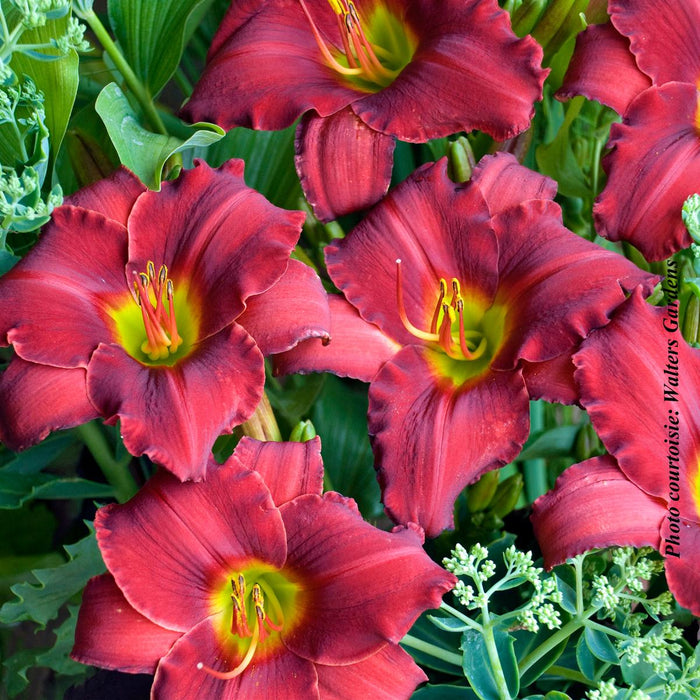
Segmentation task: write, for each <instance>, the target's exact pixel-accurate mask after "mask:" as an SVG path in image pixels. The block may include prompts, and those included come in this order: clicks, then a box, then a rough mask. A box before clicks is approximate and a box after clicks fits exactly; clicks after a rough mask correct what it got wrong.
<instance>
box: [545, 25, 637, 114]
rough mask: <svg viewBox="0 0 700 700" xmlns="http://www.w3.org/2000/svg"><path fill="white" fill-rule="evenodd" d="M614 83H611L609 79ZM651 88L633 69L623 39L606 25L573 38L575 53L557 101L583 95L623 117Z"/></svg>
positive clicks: (633, 62)
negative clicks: (633, 101)
mask: <svg viewBox="0 0 700 700" xmlns="http://www.w3.org/2000/svg"><path fill="white" fill-rule="evenodd" d="M613 75H614V76H615V80H611V79H610V77H611V76H613ZM650 85H651V80H650V79H649V77H648V76H646V75H645V74H644V73H642V71H640V70H639V68H638V67H637V63H636V62H635V60H634V56H633V55H632V52H631V51H630V44H629V41H628V40H627V38H626V37H624V36H622V35H621V34H619V33H618V32H617V31H615V28H614V27H613V26H612V25H611V24H609V23H606V24H593V25H591V26H589V27H587V28H586V29H585V30H584V31H583V32H581V33H580V34H579V35H578V36H577V37H576V49H575V50H574V55H573V57H572V59H571V63H570V64H569V68H568V70H567V71H566V76H565V77H564V84H563V85H562V87H561V88H560V90H559V91H558V92H557V97H560V98H565V97H574V96H575V95H585V96H586V97H587V98H588V99H589V100H597V101H598V102H602V103H603V104H604V105H607V106H608V107H612V108H613V109H614V110H615V111H616V112H617V113H618V114H624V113H625V111H626V110H627V107H629V104H630V102H631V101H632V100H633V99H634V98H635V97H636V96H637V95H639V93H640V92H642V90H646V89H647V88H648V87H649V86H650Z"/></svg>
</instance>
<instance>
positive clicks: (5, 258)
mask: <svg viewBox="0 0 700 700" xmlns="http://www.w3.org/2000/svg"><path fill="white" fill-rule="evenodd" d="M20 260H21V258H19V257H18V256H17V255H13V254H12V253H10V251H9V250H0V275H4V274H5V273H6V272H9V271H10V270H11V269H12V268H13V267H14V266H15V265H16V264H17V263H18V262H19V261H20Z"/></svg>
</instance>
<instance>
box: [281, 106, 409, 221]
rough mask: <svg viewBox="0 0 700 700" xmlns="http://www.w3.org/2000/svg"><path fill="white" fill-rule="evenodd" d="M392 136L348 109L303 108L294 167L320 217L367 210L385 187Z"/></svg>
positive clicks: (381, 195)
mask: <svg viewBox="0 0 700 700" xmlns="http://www.w3.org/2000/svg"><path fill="white" fill-rule="evenodd" d="M394 143H395V142H394V138H393V137H392V136H387V135H386V134H382V133H380V132H379V131H375V130H374V129H372V128H370V127H368V126H367V125H366V124H365V123H364V122H363V121H362V120H361V119H359V118H358V117H357V116H356V115H355V113H354V112H353V111H352V110H351V109H350V108H347V109H343V110H340V111H338V112H336V113H335V114H334V115H332V116H330V117H319V116H318V115H316V114H315V113H314V112H307V114H306V115H305V116H304V117H303V118H302V120H301V122H300V124H299V126H298V128H297V134H296V152H297V155H296V158H295V163H296V168H297V172H298V173H299V179H300V181H301V186H302V189H303V190H304V194H305V195H306V199H307V200H308V202H309V204H310V205H311V207H312V208H313V210H314V214H315V215H316V216H317V217H318V218H319V219H320V220H321V221H331V220H332V219H337V218H338V217H339V216H342V215H344V214H349V213H350V212H354V211H358V210H361V209H368V208H369V207H370V206H372V205H373V204H375V203H376V202H378V201H379V200H380V199H381V198H382V197H383V196H384V195H385V194H386V191H387V190H388V189H389V182H390V181H391V169H392V166H393V163H394V159H393V154H394Z"/></svg>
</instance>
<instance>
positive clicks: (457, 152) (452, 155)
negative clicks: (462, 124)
mask: <svg viewBox="0 0 700 700" xmlns="http://www.w3.org/2000/svg"><path fill="white" fill-rule="evenodd" d="M475 165H476V159H475V158H474V152H473V151H472V147H471V144H470V143H469V141H468V140H467V137H466V136H460V137H459V138H458V139H457V140H456V141H451V142H450V143H449V144H448V146H447V174H448V175H449V177H450V179H451V180H452V181H453V182H466V181H467V180H469V178H471V176H472V170H474V166H475Z"/></svg>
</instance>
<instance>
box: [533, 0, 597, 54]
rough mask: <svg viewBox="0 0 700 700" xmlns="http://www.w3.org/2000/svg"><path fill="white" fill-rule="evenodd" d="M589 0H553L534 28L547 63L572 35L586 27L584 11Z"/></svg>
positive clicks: (534, 33)
mask: <svg viewBox="0 0 700 700" xmlns="http://www.w3.org/2000/svg"><path fill="white" fill-rule="evenodd" d="M587 5H588V0H553V1H552V2H551V3H550V4H549V7H547V9H546V10H545V11H544V13H543V14H542V16H541V17H540V19H539V21H538V22H537V25H536V26H535V27H534V29H533V30H532V36H533V37H534V38H535V39H536V40H537V42H538V43H539V44H540V45H541V46H542V48H543V49H544V61H543V63H544V64H545V65H548V64H549V62H550V60H551V58H552V56H554V54H555V53H556V52H557V51H559V49H560V48H561V47H562V46H563V45H564V44H565V43H566V42H567V41H568V40H569V39H571V38H572V37H574V36H575V35H576V34H578V33H579V32H580V31H581V30H582V29H584V28H585V27H586V20H585V18H584V15H583V13H584V12H585V10H586V7H587Z"/></svg>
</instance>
